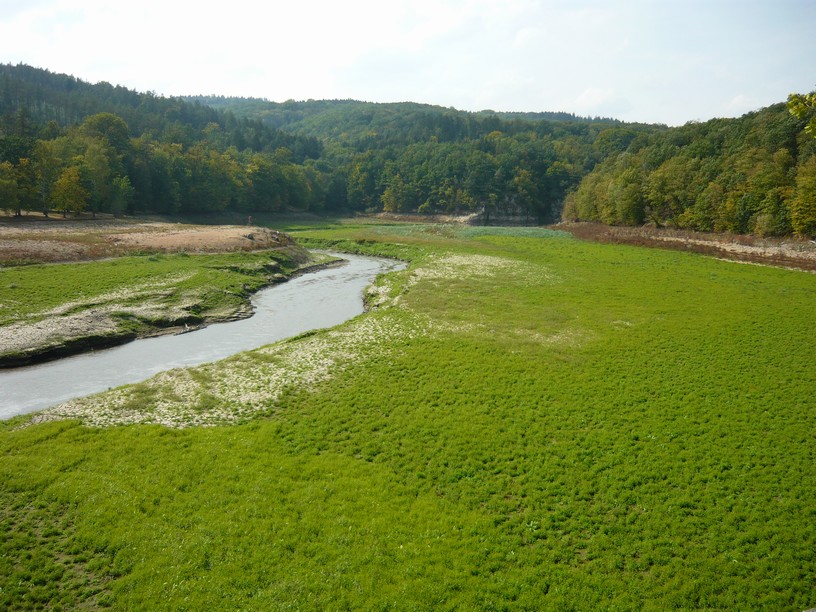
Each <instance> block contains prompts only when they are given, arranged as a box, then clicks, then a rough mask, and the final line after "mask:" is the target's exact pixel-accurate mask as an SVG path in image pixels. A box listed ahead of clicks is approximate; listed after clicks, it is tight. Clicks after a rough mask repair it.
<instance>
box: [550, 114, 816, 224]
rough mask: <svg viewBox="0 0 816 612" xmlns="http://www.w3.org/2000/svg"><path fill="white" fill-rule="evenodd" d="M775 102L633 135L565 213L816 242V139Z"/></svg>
mask: <svg viewBox="0 0 816 612" xmlns="http://www.w3.org/2000/svg"><path fill="white" fill-rule="evenodd" d="M801 116H802V118H801V119H797V118H795V117H793V116H792V115H791V113H789V112H788V109H787V108H786V107H785V105H783V104H778V105H775V106H772V107H770V108H767V109H765V110H763V111H760V112H757V113H750V114H748V115H746V116H744V117H742V118H740V119H736V120H734V119H732V120H726V119H718V120H712V121H708V122H706V123H702V124H688V125H685V126H683V127H681V128H675V129H673V130H670V131H668V132H665V133H662V134H658V133H655V134H652V135H650V137H648V138H634V139H632V140H631V142H630V144H629V145H628V146H627V147H626V150H625V151H622V152H620V153H618V154H616V155H613V156H610V157H608V158H607V159H606V160H604V161H603V162H602V163H600V164H599V165H598V166H596V167H595V169H594V170H593V171H592V172H591V173H589V174H588V175H587V176H586V177H584V179H583V181H582V182H581V185H580V186H579V187H578V189H577V190H576V191H575V193H574V194H572V195H571V196H570V197H569V198H568V199H567V204H566V206H565V209H564V213H563V214H564V217H565V218H567V219H580V220H586V221H601V222H603V223H608V224H618V225H639V224H641V223H643V222H644V221H650V222H653V223H655V224H657V225H658V226H659V225H670V226H673V227H681V228H688V229H692V230H703V231H718V232H734V233H743V234H745V233H754V234H759V235H763V236H767V235H771V236H780V235H785V234H790V233H793V232H795V233H797V234H800V235H803V236H816V141H814V139H813V138H812V136H811V135H810V134H809V133H806V132H805V131H803V129H802V126H803V120H804V119H805V118H806V116H808V115H806V114H805V113H803V114H802V115H801Z"/></svg>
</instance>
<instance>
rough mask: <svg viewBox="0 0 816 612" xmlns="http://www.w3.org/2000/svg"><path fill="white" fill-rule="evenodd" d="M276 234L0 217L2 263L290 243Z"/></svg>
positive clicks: (152, 223) (114, 221)
mask: <svg viewBox="0 0 816 612" xmlns="http://www.w3.org/2000/svg"><path fill="white" fill-rule="evenodd" d="M292 244H293V241H292V240H291V238H289V236H287V235H286V234H283V233H281V232H277V231H274V230H270V229H266V228H259V227H248V226H240V225H220V226H210V225H188V224H181V223H169V222H166V221H144V220H134V219H113V218H104V219H103V218H97V219H91V218H86V219H73V218H72V219H62V218H59V217H49V218H45V217H42V216H37V215H29V216H23V217H0V265H13V264H21V263H57V262H65V261H84V260H91V259H101V258H105V257H118V256H122V255H128V254H134V253H171V252H181V251H184V252H189V253H223V252H229V251H254V250H262V249H272V248H277V247H282V246H289V245H292Z"/></svg>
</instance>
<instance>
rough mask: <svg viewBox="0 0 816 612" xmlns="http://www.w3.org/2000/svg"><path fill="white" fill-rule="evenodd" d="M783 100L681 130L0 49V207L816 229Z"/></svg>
mask: <svg viewBox="0 0 816 612" xmlns="http://www.w3.org/2000/svg"><path fill="white" fill-rule="evenodd" d="M807 119H808V118H807V117H805V118H794V117H793V116H791V114H790V113H789V112H788V111H787V109H786V108H785V106H784V105H782V104H778V105H774V106H771V107H769V108H766V109H763V110H761V111H758V112H755V113H750V114H748V115H745V116H744V117H741V118H738V119H716V120H712V121H708V122H705V123H693V124H688V125H685V126H683V127H678V128H668V127H666V126H662V125H644V124H632V123H623V122H620V121H613V120H609V119H599V118H596V119H589V118H581V117H575V116H573V115H570V114H568V113H494V112H492V111H482V112H477V113H472V112H464V111H458V110H455V109H452V108H444V107H439V106H431V105H426V104H415V103H409V102H404V103H394V104H373V103H366V102H358V101H353V100H322V101H320V100H318V101H315V100H309V101H306V102H294V101H289V102H284V103H273V102H268V101H266V100H257V99H243V98H223V97H218V96H200V97H195V98H187V99H181V98H165V97H162V96H157V95H155V94H152V93H137V92H134V91H130V90H128V89H125V88H123V87H115V86H113V85H110V84H108V83H98V84H95V85H92V84H89V83H86V82H83V81H81V80H79V79H77V78H75V77H73V76H67V75H60V74H54V73H51V72H49V71H47V70H41V69H36V68H31V67H28V66H23V65H18V66H9V65H0V208H2V209H6V210H11V211H15V212H17V213H18V214H20V213H22V212H23V211H26V210H44V211H48V210H58V211H61V212H63V213H68V212H71V211H80V210H90V211H93V212H110V213H114V214H122V213H128V214H138V213H141V212H157V213H200V212H205V213H207V212H219V213H220V212H225V211H233V212H239V213H250V212H275V211H281V210H313V211H326V212H332V213H349V212H358V211H366V212H378V211H388V212H411V213H415V212H419V213H426V212H427V213H455V214H456V213H459V214H461V213H470V212H481V213H482V218H483V220H484V221H485V222H493V221H501V222H512V223H518V222H523V223H551V222H555V221H558V220H559V219H560V218H562V216H563V217H564V218H566V219H578V220H589V221H601V222H604V223H610V224H630V225H636V224H641V223H654V224H658V225H668V226H673V227H682V228H689V229H696V230H715V231H731V232H753V233H759V234H775V235H784V234H789V233H792V232H795V233H798V234H801V235H811V236H812V235H814V234H816V143H815V141H814V140H813V139H812V138H811V137H810V136H809V135H807V134H805V133H804V131H803V128H804V126H805V124H806V121H807Z"/></svg>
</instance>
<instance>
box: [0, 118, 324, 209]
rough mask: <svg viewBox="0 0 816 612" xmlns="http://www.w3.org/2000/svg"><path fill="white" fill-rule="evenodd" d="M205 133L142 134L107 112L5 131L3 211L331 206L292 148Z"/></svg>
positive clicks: (0, 173)
mask: <svg viewBox="0 0 816 612" xmlns="http://www.w3.org/2000/svg"><path fill="white" fill-rule="evenodd" d="M204 135H205V139H203V140H199V141H196V142H194V143H193V144H191V145H187V146H184V145H182V144H180V143H175V142H166V141H161V140H155V139H153V138H151V137H150V136H148V135H141V136H139V137H137V138H134V137H131V136H130V135H129V130H128V125H127V124H126V123H125V121H124V120H123V119H122V118H121V117H119V116H117V115H114V114H112V113H98V114H95V115H91V116H90V117H88V118H87V119H86V120H85V121H83V122H82V123H81V124H80V125H78V126H75V127H71V128H67V129H65V130H57V131H56V133H55V134H53V137H51V138H32V137H22V136H3V137H0V208H4V209H6V210H8V211H10V212H13V213H14V214H17V215H20V214H21V213H22V212H23V211H42V212H44V213H45V214H46V215H47V214H48V213H49V211H58V212H61V213H62V214H63V215H65V214H68V213H69V212H70V213H79V212H82V211H90V212H92V213H94V214H96V213H112V214H114V215H122V214H135V213H139V212H152V213H202V212H203V213H213V212H222V211H225V210H234V211H277V210H281V209H284V208H296V209H301V210H307V209H309V208H310V207H312V206H314V205H322V201H323V194H322V192H321V190H320V186H321V180H320V175H319V173H318V172H317V171H315V170H313V169H312V166H311V165H310V164H308V163H307V164H296V163H294V162H293V161H292V153H291V152H290V151H289V150H288V149H285V148H280V149H278V150H277V151H275V152H274V153H271V154H270V153H264V152H254V151H252V150H251V149H244V150H243V151H239V150H238V149H236V148H235V147H227V148H224V141H225V140H227V137H226V136H225V135H224V133H223V132H222V131H221V129H220V128H219V127H218V125H216V124H214V123H213V124H209V125H208V126H207V127H206V128H205V130H204Z"/></svg>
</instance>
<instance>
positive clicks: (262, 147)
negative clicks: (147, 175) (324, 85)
mask: <svg viewBox="0 0 816 612" xmlns="http://www.w3.org/2000/svg"><path fill="white" fill-rule="evenodd" d="M101 112H108V113H113V114H115V115H117V116H119V117H121V118H122V119H124V120H125V123H127V125H128V128H129V131H130V135H131V136H140V135H142V134H149V135H150V136H151V137H154V138H157V139H160V140H166V141H173V142H177V143H181V144H183V145H185V146H189V145H192V144H193V143H195V142H196V141H200V140H204V139H205V138H207V137H208V136H207V133H206V132H207V131H209V132H212V130H213V126H217V127H218V129H219V130H221V131H222V132H223V134H221V135H220V138H221V141H222V144H224V145H226V146H228V147H229V146H234V147H236V148H238V149H239V150H244V149H251V150H253V151H258V152H260V151H267V152H274V151H275V150H276V149H279V148H281V147H285V148H287V149H289V150H290V151H291V152H292V153H293V155H294V157H295V159H297V160H299V161H302V160H304V159H306V158H310V157H311V158H316V157H319V156H320V153H321V150H320V143H319V142H318V141H317V140H316V139H314V138H308V137H301V136H294V135H292V134H291V133H287V132H283V131H281V130H276V129H273V128H270V127H269V126H267V125H265V124H264V123H263V122H262V121H258V120H253V119H251V118H246V117H242V118H237V117H236V116H235V115H233V114H232V113H230V112H228V111H224V110H217V109H214V108H212V107H210V106H207V105H204V104H199V103H196V102H188V101H186V100H184V99H182V98H165V97H163V96H157V95H155V94H153V93H150V92H147V93H138V92H135V91H132V90H129V89H127V88H125V87H122V86H119V85H117V86H114V85H111V84H110V83H105V82H101V83H97V84H91V83H87V82H85V81H82V80H80V79H77V78H75V77H73V76H69V75H65V74H56V73H52V72H50V71H48V70H42V69H39V68H32V67H30V66H26V65H17V66H11V65H7V64H0V128H2V129H3V131H4V132H6V133H9V132H12V133H15V134H17V135H21V136H28V137H34V136H37V135H38V130H39V129H42V127H43V126H48V125H49V124H50V125H51V129H52V130H53V128H54V127H55V126H56V127H59V128H66V127H70V126H72V125H78V124H80V123H82V121H84V120H85V119H87V118H88V117H90V116H91V115H94V114H96V113H101ZM52 122H53V123H52Z"/></svg>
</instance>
